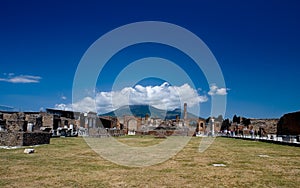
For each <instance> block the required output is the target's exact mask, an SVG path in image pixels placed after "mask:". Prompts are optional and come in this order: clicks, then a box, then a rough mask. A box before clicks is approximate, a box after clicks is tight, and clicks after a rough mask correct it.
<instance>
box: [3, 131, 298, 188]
mask: <svg viewBox="0 0 300 188" xmlns="http://www.w3.org/2000/svg"><path fill="white" fill-rule="evenodd" d="M117 139H118V140H120V142H123V143H125V144H127V145H130V146H140V147H145V146H149V145H154V144H157V143H158V142H160V141H161V140H160V139H155V138H153V137H130V138H128V137H120V138H117ZM200 141H201V138H192V139H191V140H190V142H189V143H188V145H187V146H186V147H185V148H184V149H183V150H182V151H180V152H179V153H177V155H175V156H173V157H172V158H171V159H170V160H168V161H166V162H163V163H161V164H157V165H154V166H149V167H144V168H134V167H126V166H119V165H116V164H114V163H111V162H109V161H106V160H104V159H103V158H101V157H100V156H99V155H97V154H96V153H95V152H94V151H93V150H91V149H90V148H89V147H88V145H87V144H86V143H85V141H84V139H82V138H80V137H79V138H55V139H51V144H49V145H43V146H38V147H36V148H35V149H36V152H35V153H34V154H29V155H28V154H24V153H23V150H24V148H23V149H14V150H5V149H0V164H1V165H0V187H241V186H243V187H298V185H299V184H300V148H296V147H290V146H281V145H275V144H269V143H262V142H252V141H245V140H234V139H229V138H217V139H216V140H215V141H214V143H213V144H212V145H211V146H210V147H209V148H208V149H207V150H206V151H205V152H203V153H200V152H199V151H198V147H199V143H200ZM259 155H267V156H269V157H260V156H259ZM124 160H126V159H124ZM214 163H222V164H226V166H225V167H214V166H212V164H214Z"/></svg>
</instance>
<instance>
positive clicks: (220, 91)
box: [208, 84, 228, 95]
mask: <svg viewBox="0 0 300 188" xmlns="http://www.w3.org/2000/svg"><path fill="white" fill-rule="evenodd" d="M209 88H210V90H209V92H208V94H209V95H227V91H228V89H227V88H219V87H218V86H217V85H216V84H211V85H210V87H209Z"/></svg>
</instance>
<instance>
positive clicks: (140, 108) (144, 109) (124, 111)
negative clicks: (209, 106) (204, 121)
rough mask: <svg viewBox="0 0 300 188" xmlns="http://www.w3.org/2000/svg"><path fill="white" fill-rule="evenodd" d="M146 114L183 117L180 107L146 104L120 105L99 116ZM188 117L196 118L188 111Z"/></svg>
mask: <svg viewBox="0 0 300 188" xmlns="http://www.w3.org/2000/svg"><path fill="white" fill-rule="evenodd" d="M182 113H183V110H182ZM146 114H148V115H149V116H150V117H153V118H154V117H155V118H161V119H176V116H177V115H179V117H180V118H183V114H181V109H174V110H171V111H165V110H161V109H158V108H155V107H153V106H148V105H126V106H122V107H120V108H119V109H117V110H115V111H111V112H108V113H105V114H101V115H100V116H118V117H122V116H124V115H134V116H136V117H145V115H146ZM188 118H198V117H197V116H196V115H194V114H192V113H188Z"/></svg>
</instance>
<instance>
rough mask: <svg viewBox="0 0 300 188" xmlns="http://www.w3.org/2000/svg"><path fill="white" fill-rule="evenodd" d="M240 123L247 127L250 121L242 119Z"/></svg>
mask: <svg viewBox="0 0 300 188" xmlns="http://www.w3.org/2000/svg"><path fill="white" fill-rule="evenodd" d="M242 123H243V124H244V126H246V127H248V126H249V125H250V124H251V121H250V119H248V118H244V117H243V118H242Z"/></svg>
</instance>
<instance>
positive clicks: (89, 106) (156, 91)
mask: <svg viewBox="0 0 300 188" xmlns="http://www.w3.org/2000/svg"><path fill="white" fill-rule="evenodd" d="M207 100H208V98H207V96H206V95H200V94H199V93H198V92H197V90H195V89H193V88H192V87H191V86H190V85H189V84H183V85H181V86H171V85H169V84H168V83H167V82H165V83H163V84H161V85H159V86H141V85H136V86H135V87H125V88H123V89H122V90H118V91H110V92H98V93H96V96H95V98H92V97H85V98H83V99H82V100H80V101H77V102H75V103H73V104H56V105H55V108H57V109H62V110H74V111H85V112H87V111H95V107H96V109H97V112H98V113H106V112H110V111H112V110H115V109H118V108H119V107H121V106H124V105H137V104H147V105H151V106H154V107H156V108H159V109H175V108H178V107H181V105H183V103H188V105H189V107H193V106H195V105H199V103H203V102H206V101H207Z"/></svg>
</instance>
